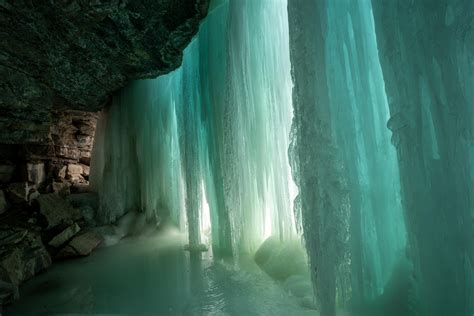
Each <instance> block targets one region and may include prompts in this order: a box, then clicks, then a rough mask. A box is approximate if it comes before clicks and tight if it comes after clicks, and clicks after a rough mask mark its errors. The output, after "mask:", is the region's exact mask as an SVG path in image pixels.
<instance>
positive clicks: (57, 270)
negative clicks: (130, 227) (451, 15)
mask: <svg viewBox="0 0 474 316" xmlns="http://www.w3.org/2000/svg"><path fill="white" fill-rule="evenodd" d="M183 239H184V238H183V236H181V235H180V234H179V233H177V232H174V231H167V232H161V233H159V234H157V235H155V236H152V237H146V238H145V237H141V238H135V239H129V240H124V241H122V242H121V243H120V244H118V245H115V246H112V247H108V248H101V249H99V250H97V251H96V252H94V253H93V254H92V255H91V256H90V257H87V258H83V259H78V260H71V261H65V262H61V263H57V264H55V265H53V266H52V267H51V268H50V269H49V270H48V271H46V272H45V273H44V274H42V275H40V276H37V277H35V278H34V279H32V280H30V281H29V282H27V283H25V284H24V286H23V287H22V288H21V299H20V300H19V301H18V302H16V303H15V304H13V305H11V306H9V307H8V308H7V309H6V310H5V313H4V314H5V315H6V316H19V315H21V316H27V315H28V316H30V315H31V316H34V315H133V316H138V315H272V316H275V315H285V316H287V315H318V314H317V312H316V311H314V310H311V309H307V308H305V307H302V306H301V305H300V302H299V301H298V298H296V297H292V296H290V295H289V294H288V293H287V292H285V291H284V290H283V287H282V286H281V285H280V284H279V283H278V282H276V281H274V280H272V279H271V278H269V277H268V276H267V275H266V274H264V273H263V272H262V271H261V270H260V269H259V268H258V267H257V266H256V265H255V264H254V263H253V261H252V260H250V259H242V260H241V262H240V264H239V265H238V267H237V265H234V264H230V263H226V262H224V261H222V260H217V259H214V258H212V256H210V255H203V256H202V258H200V257H194V256H193V257H191V258H190V255H189V253H187V252H185V251H183Z"/></svg>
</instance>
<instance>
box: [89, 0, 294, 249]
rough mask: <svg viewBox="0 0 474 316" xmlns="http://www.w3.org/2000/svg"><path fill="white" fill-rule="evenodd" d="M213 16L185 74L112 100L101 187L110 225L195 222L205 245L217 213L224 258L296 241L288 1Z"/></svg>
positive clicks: (240, 5) (232, 5)
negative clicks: (269, 243) (140, 216)
mask: <svg viewBox="0 0 474 316" xmlns="http://www.w3.org/2000/svg"><path fill="white" fill-rule="evenodd" d="M212 8H213V9H212V12H211V13H210V14H209V15H208V17H207V19H206V21H205V22H203V24H202V25H201V27H200V31H199V33H198V35H197V37H196V38H195V39H194V40H193V42H192V43H191V44H190V45H189V46H188V47H187V49H186V50H185V52H184V58H183V64H182V66H181V68H180V69H178V70H176V71H174V72H172V73H170V74H168V75H166V76H163V77H160V78H157V79H155V80H145V81H137V82H134V83H132V84H131V85H130V86H129V87H127V88H126V89H124V90H123V91H121V92H120V93H118V95H117V96H116V97H115V98H114V104H113V105H112V106H111V107H110V110H109V112H108V113H107V115H106V118H105V119H104V120H103V123H104V124H105V127H104V133H105V134H104V135H103V137H102V138H103V139H104V142H103V146H102V147H103V148H102V151H101V150H98V152H97V153H96V154H95V157H94V158H95V159H94V160H95V161H96V166H95V167H94V170H95V173H94V175H93V177H95V178H96V179H100V181H97V182H98V183H97V187H98V188H99V192H100V197H101V215H102V217H103V219H104V220H105V221H112V220H114V219H116V218H117V217H118V216H120V215H122V214H124V213H125V212H127V211H131V210H132V211H133V210H135V211H141V212H144V214H146V215H147V218H148V219H149V220H156V219H157V218H166V217H167V216H168V214H171V215H172V216H171V217H172V218H173V219H174V220H175V221H177V220H178V219H179V217H180V216H181V217H184V216H186V218H187V225H188V233H189V242H190V244H191V245H196V244H198V243H200V242H202V241H203V239H204V238H203V236H202V234H203V231H202V230H203V229H202V227H203V226H206V225H203V224H201V223H202V222H203V221H204V220H205V219H206V218H207V216H204V214H203V212H204V210H203V206H206V207H207V205H208V207H209V211H210V216H209V219H210V222H211V230H212V243H213V246H214V248H215V249H217V250H219V251H221V252H222V251H223V252H228V253H233V254H238V253H240V252H242V251H244V252H248V251H252V250H255V249H256V248H257V247H258V246H259V245H260V243H261V242H262V241H263V240H264V238H266V237H268V236H270V235H277V236H279V237H280V238H281V239H289V238H292V237H294V235H295V230H296V229H295V220H294V215H293V211H292V200H293V198H294V195H295V191H296V187H295V185H294V183H293V182H292V179H291V172H290V166H289V162H288V157H287V148H288V146H289V131H290V125H291V118H292V107H291V85H292V83H291V76H290V60H289V48H288V20H287V14H286V2H285V1H271V2H270V1H241V0H239V1H229V2H225V1H224V2H222V3H220V4H219V5H213V6H212ZM98 139H101V136H99V137H98ZM96 147H97V146H96ZM99 157H102V159H99ZM163 175H169V177H168V176H167V177H163ZM172 192H173V194H171V193H172ZM168 193H170V194H168ZM180 214H181V215H180Z"/></svg>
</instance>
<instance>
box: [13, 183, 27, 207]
mask: <svg viewBox="0 0 474 316" xmlns="http://www.w3.org/2000/svg"><path fill="white" fill-rule="evenodd" d="M29 192H30V187H29V185H28V183H27V182H17V183H10V185H9V186H8V188H7V194H8V197H9V198H10V201H12V203H15V204H16V203H25V202H27V201H28V194H29Z"/></svg>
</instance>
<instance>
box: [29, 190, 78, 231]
mask: <svg viewBox="0 0 474 316" xmlns="http://www.w3.org/2000/svg"><path fill="white" fill-rule="evenodd" d="M38 202H39V206H40V213H41V214H42V215H43V216H44V217H45V218H46V222H47V227H46V229H51V228H55V227H61V226H66V225H71V224H72V223H73V222H74V221H76V220H79V219H81V217H82V215H81V213H80V211H79V210H77V209H75V208H73V207H72V206H71V204H70V203H69V202H68V201H67V200H66V199H64V198H63V197H61V196H59V195H57V194H55V193H51V194H43V195H41V196H40V197H39V198H38Z"/></svg>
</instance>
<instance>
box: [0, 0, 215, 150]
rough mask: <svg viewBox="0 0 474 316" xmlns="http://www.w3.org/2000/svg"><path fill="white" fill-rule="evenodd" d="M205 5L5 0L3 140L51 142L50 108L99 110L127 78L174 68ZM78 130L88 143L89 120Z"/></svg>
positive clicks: (190, 0) (0, 85) (151, 0)
mask: <svg viewBox="0 0 474 316" xmlns="http://www.w3.org/2000/svg"><path fill="white" fill-rule="evenodd" d="M207 7H208V0H180V1H176V0H136V1H118V0H112V1H77V0H71V1H56V0H51V1H26V0H6V1H2V5H1V10H0V26H1V29H2V40H1V41H0V59H1V61H2V62H1V64H0V72H1V73H2V76H0V95H2V98H1V99H0V113H2V115H0V143H23V142H27V141H29V142H37V143H43V142H47V141H48V138H49V132H50V125H51V121H52V119H53V115H52V112H53V111H52V110H53V109H59V108H61V109H76V110H88V111H97V110H99V109H100V108H101V107H102V106H103V105H104V104H105V103H106V102H107V101H108V99H109V97H110V95H111V93H112V92H113V91H116V90H117V89H119V88H121V87H123V86H124V85H125V84H126V82H127V81H128V80H130V79H137V78H150V77H156V76H158V75H160V74H164V73H167V72H169V71H171V70H173V69H176V68H177V67H178V66H179V65H180V63H181V59H182V51H183V49H184V48H185V47H186V45H187V44H188V43H189V41H190V40H191V38H192V37H193V35H194V34H195V33H196V32H197V30H198V26H199V21H200V20H201V19H202V18H203V17H204V16H205V15H206V13H207ZM79 132H80V133H81V134H82V135H85V136H81V137H80V139H79V141H80V142H81V143H84V144H87V143H89V142H90V139H89V138H88V137H87V136H88V135H87V126H84V127H81V129H80V131H79ZM75 150H76V149H72V151H75ZM61 151H62V152H63V154H64V155H68V156H69V155H73V154H74V155H77V156H78V157H79V156H80V152H76V153H73V152H71V151H70V149H69V148H66V147H65V148H61Z"/></svg>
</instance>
